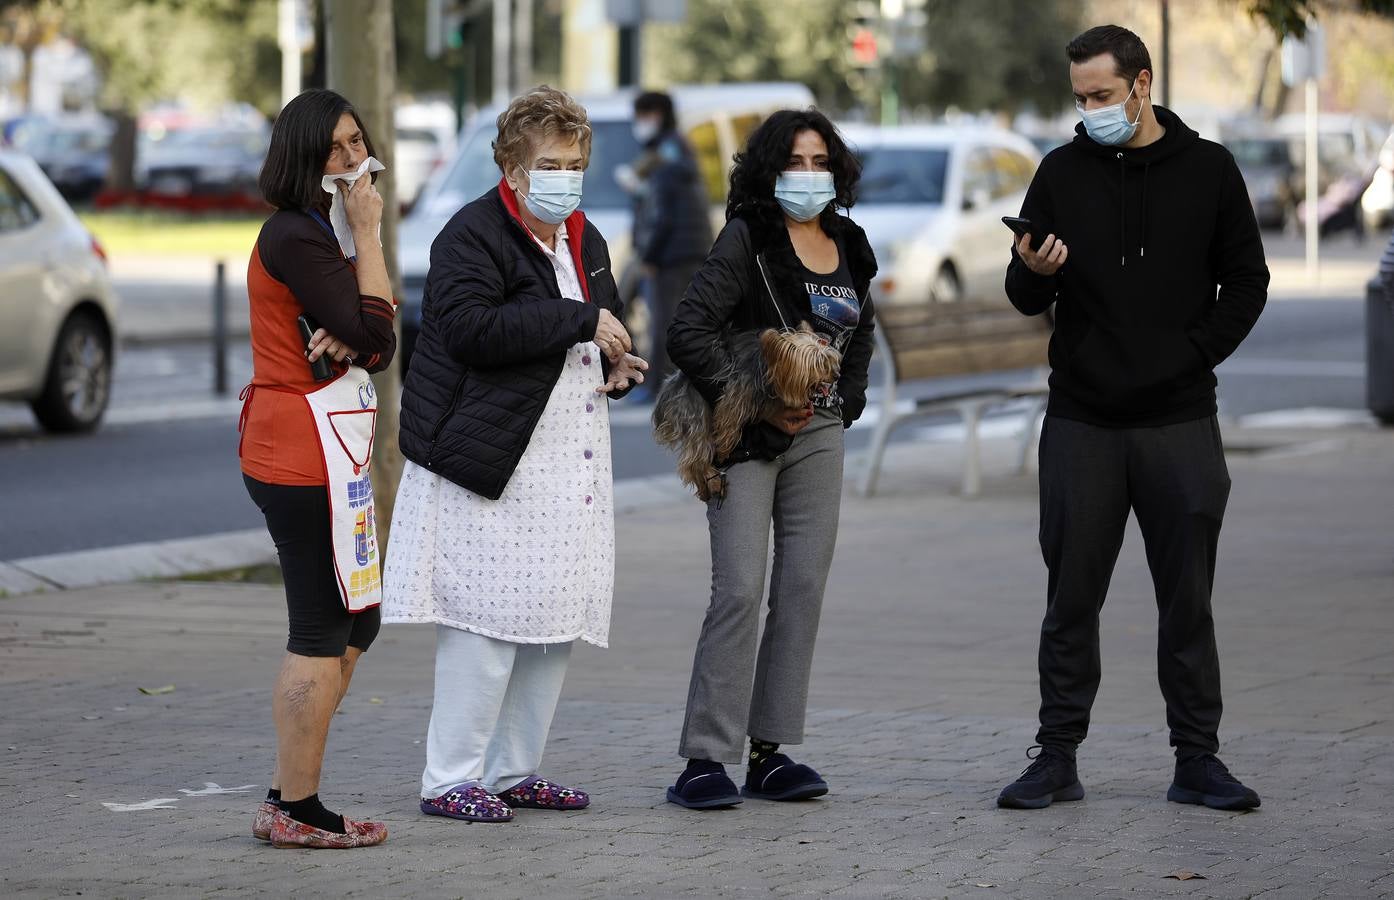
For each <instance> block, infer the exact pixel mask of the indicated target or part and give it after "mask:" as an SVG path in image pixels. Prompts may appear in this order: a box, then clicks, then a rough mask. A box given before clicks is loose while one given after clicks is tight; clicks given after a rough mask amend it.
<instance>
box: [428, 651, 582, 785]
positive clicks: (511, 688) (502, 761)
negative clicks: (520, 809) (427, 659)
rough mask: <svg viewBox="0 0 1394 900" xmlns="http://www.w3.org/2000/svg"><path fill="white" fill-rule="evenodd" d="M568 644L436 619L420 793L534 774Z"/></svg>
mask: <svg viewBox="0 0 1394 900" xmlns="http://www.w3.org/2000/svg"><path fill="white" fill-rule="evenodd" d="M570 659H571V644H570V643H566V644H515V643H512V642H509V641H500V640H495V639H494V638H489V637H484V636H483V635H478V634H475V633H473V632H470V631H463V630H461V629H459V628H451V627H449V626H447V625H437V626H436V696H435V700H434V703H433V705H432V707H431V725H430V728H429V729H428V730H427V732H426V771H425V772H423V773H422V774H421V796H423V797H427V798H430V797H439V796H440V795H442V794H444V793H445V792H446V791H448V790H450V789H451V788H453V787H455V786H456V785H458V784H463V783H465V782H470V781H473V782H478V783H479V784H481V785H483V786H484V789H485V790H487V791H489V792H490V793H493V794H497V793H501V792H503V791H506V790H508V789H509V788H511V787H514V786H516V785H517V784H519V783H520V782H522V781H523V780H524V779H526V778H528V777H529V776H531V775H535V774H537V770H538V768H539V766H540V765H541V763H542V750H543V748H544V747H545V746H546V745H547V732H548V730H550V729H551V727H552V715H553V714H554V713H555V712H556V711H557V698H559V697H560V696H561V689H562V684H563V682H565V680H566V665H567V663H568V662H569V661H570Z"/></svg>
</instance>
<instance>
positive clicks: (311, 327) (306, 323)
mask: <svg viewBox="0 0 1394 900" xmlns="http://www.w3.org/2000/svg"><path fill="white" fill-rule="evenodd" d="M295 323H296V324H297V325H299V326H300V339H301V340H302V341H304V342H305V349H306V352H308V351H309V347H310V341H311V340H312V339H313V338H314V336H315V332H316V331H318V330H319V326H317V325H315V324H314V323H313V322H311V321H310V317H309V316H306V315H303V314H302V315H301V316H299V317H298V318H297V319H296V320H295ZM309 365H310V375H311V377H313V378H314V379H315V381H328V380H329V379H331V378H333V377H334V364H333V362H332V361H331V360H330V359H329V357H328V356H327V355H325V356H321V357H320V358H319V359H317V360H315V361H314V362H312V363H310V364H309Z"/></svg>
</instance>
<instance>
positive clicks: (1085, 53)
mask: <svg viewBox="0 0 1394 900" xmlns="http://www.w3.org/2000/svg"><path fill="white" fill-rule="evenodd" d="M1104 53H1107V54H1109V55H1111V56H1112V57H1113V70H1114V71H1115V72H1117V73H1118V77H1120V78H1122V79H1124V80H1126V81H1132V80H1134V79H1135V78H1137V73H1139V72H1141V71H1142V70H1143V69H1146V70H1147V71H1149V72H1151V71H1152V56H1151V54H1149V53H1148V52H1147V45H1146V44H1144V43H1143V42H1142V38H1140V37H1138V36H1137V35H1135V34H1133V33H1132V32H1131V31H1129V30H1128V29H1126V28H1123V27H1122V26H1119V25H1100V26H1098V27H1097V28H1091V29H1089V30H1088V31H1086V32H1084V34H1081V35H1080V36H1079V37H1077V38H1075V39H1074V40H1072V41H1070V43H1069V44H1068V45H1067V46H1066V47H1065V54H1066V55H1067V56H1069V58H1070V62H1072V63H1082V62H1084V61H1085V60H1088V59H1093V58H1094V57H1096V56H1100V55H1102V54H1104Z"/></svg>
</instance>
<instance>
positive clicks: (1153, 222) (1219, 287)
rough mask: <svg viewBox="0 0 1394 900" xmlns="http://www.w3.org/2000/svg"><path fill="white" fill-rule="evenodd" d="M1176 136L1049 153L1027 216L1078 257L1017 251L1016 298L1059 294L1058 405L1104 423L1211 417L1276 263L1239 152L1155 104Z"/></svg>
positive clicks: (1054, 347) (1026, 302)
mask: <svg viewBox="0 0 1394 900" xmlns="http://www.w3.org/2000/svg"><path fill="white" fill-rule="evenodd" d="M1154 109H1155V110H1156V114H1157V121H1158V122H1159V123H1160V124H1161V125H1162V127H1163V128H1165V129H1166V134H1165V135H1163V136H1162V138H1161V140H1158V141H1156V142H1154V143H1152V144H1150V145H1148V146H1146V147H1142V148H1140V149H1136V150H1128V149H1124V148H1122V147H1109V146H1105V145H1103V144H1099V143H1096V142H1095V141H1093V140H1091V139H1090V138H1089V137H1088V136H1087V135H1086V134H1085V131H1084V126H1083V125H1082V124H1081V125H1079V126H1078V127H1077V128H1076V135H1075V139H1074V141H1072V142H1071V143H1069V144H1066V145H1065V146H1063V147H1059V148H1057V149H1056V150H1054V151H1052V152H1051V153H1050V154H1049V155H1048V156H1046V158H1045V159H1044V160H1042V162H1041V166H1040V169H1039V170H1037V172H1036V177H1035V178H1034V179H1033V180H1032V182H1031V187H1030V189H1029V190H1027V192H1026V200H1025V202H1024V203H1023V204H1022V207H1021V215H1022V216H1023V217H1025V218H1028V219H1030V220H1031V222H1032V223H1033V225H1034V226H1035V234H1034V235H1033V237H1034V239H1035V240H1036V241H1039V240H1040V239H1041V238H1043V237H1045V235H1046V234H1055V235H1056V236H1058V237H1059V238H1060V239H1061V240H1063V241H1064V242H1065V245H1066V247H1067V248H1068V251H1069V258H1068V260H1067V261H1066V263H1065V265H1064V266H1063V267H1062V268H1061V269H1060V271H1059V272H1057V273H1056V274H1054V275H1050V276H1043V275H1037V274H1036V273H1034V272H1032V271H1031V270H1030V269H1028V268H1026V265H1025V263H1023V262H1022V261H1021V259H1020V258H1019V257H1018V256H1017V253H1016V250H1015V249H1013V250H1012V261H1011V264H1010V265H1009V266H1008V267H1007V297H1008V298H1009V299H1010V300H1011V301H1012V305H1014V306H1015V307H1016V308H1017V309H1018V310H1020V311H1021V312H1023V313H1025V314H1026V315H1037V314H1039V313H1043V312H1045V311H1046V310H1047V309H1049V308H1050V306H1051V304H1052V303H1054V304H1055V334H1054V336H1053V337H1052V338H1051V341H1050V366H1051V374H1050V388H1051V391H1050V405H1049V409H1048V412H1049V413H1050V414H1051V415H1057V416H1061V417H1063V418H1067V419H1077V420H1080V421H1083V422H1089V423H1092V424H1095V425H1102V426H1106V427H1141V426H1154V425H1169V424H1174V423H1177V422H1186V421H1190V420H1192V419H1200V418H1205V417H1206V416H1211V415H1214V414H1215V375H1214V369H1215V366H1217V365H1219V364H1220V362H1221V361H1222V360H1224V359H1225V358H1226V357H1227V356H1229V355H1230V354H1231V353H1233V352H1234V350H1235V348H1236V347H1238V346H1239V343H1240V341H1242V340H1244V337H1245V336H1246V335H1247V334H1248V333H1249V329H1251V328H1253V326H1254V322H1256V321H1257V320H1258V317H1259V313H1260V312H1262V311H1263V305H1264V302H1265V301H1266V300H1267V297H1268V266H1267V265H1266V264H1265V262H1264V256H1263V242H1262V240H1261V239H1260V237H1259V231H1258V224H1257V223H1256V222H1255V220H1254V213H1253V207H1252V206H1251V205H1250V203H1249V195H1248V191H1247V190H1246V188H1245V187H1244V179H1243V177H1242V176H1241V175H1240V174H1239V168H1238V166H1236V165H1235V163H1234V158H1233V157H1232V156H1230V154H1229V151H1227V150H1226V149H1225V148H1224V147H1221V146H1220V145H1219V144H1215V143H1212V142H1210V141H1205V140H1201V139H1200V136H1199V135H1197V134H1196V133H1195V132H1194V131H1192V130H1191V129H1190V128H1188V127H1186V124H1185V123H1184V122H1182V121H1181V120H1180V119H1179V118H1178V117H1177V116H1176V114H1175V113H1173V112H1171V111H1170V110H1167V109H1163V108H1161V107H1154Z"/></svg>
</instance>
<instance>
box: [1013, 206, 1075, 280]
mask: <svg viewBox="0 0 1394 900" xmlns="http://www.w3.org/2000/svg"><path fill="white" fill-rule="evenodd" d="M1002 224H1003V225H1006V226H1007V227H1008V228H1010V229H1011V230H1012V233H1013V234H1015V235H1016V237H1017V240H1016V252H1017V255H1018V256H1020V257H1021V261H1022V262H1024V263H1025V264H1026V268H1028V269H1030V270H1031V271H1032V272H1035V273H1036V274H1037V275H1054V274H1055V273H1056V272H1058V271H1060V267H1061V266H1063V265H1064V264H1065V260H1066V259H1067V258H1068V257H1069V255H1070V251H1069V248H1068V247H1066V246H1065V242H1064V241H1062V240H1060V239H1059V238H1057V237H1056V236H1055V235H1053V234H1048V235H1045V236H1044V238H1043V239H1041V238H1040V237H1039V236H1038V235H1037V234H1036V233H1035V226H1034V225H1032V223H1031V220H1030V219H1023V218H1020V217H1018V216H1003V217H1002ZM1033 242H1034V243H1033Z"/></svg>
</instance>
